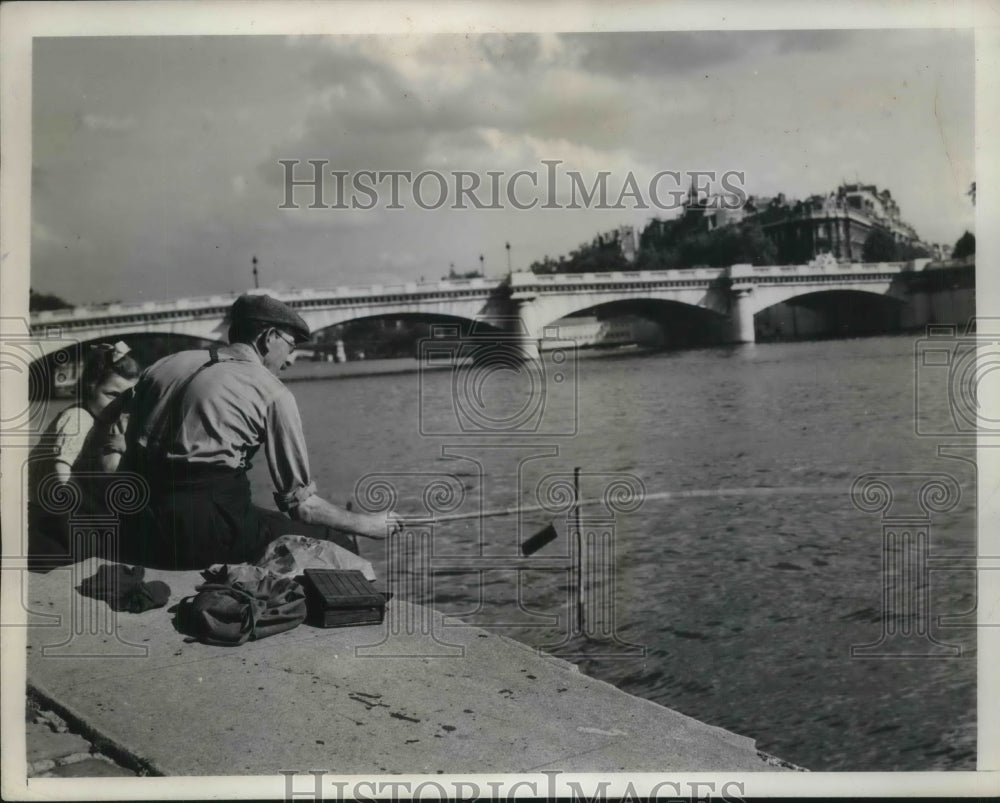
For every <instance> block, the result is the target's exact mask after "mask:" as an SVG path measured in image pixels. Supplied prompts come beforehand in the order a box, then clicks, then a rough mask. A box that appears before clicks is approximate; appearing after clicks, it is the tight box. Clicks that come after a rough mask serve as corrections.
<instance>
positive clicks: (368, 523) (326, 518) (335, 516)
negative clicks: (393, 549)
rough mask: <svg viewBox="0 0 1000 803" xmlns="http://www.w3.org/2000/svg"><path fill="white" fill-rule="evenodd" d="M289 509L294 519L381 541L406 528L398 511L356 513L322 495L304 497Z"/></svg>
mask: <svg viewBox="0 0 1000 803" xmlns="http://www.w3.org/2000/svg"><path fill="white" fill-rule="evenodd" d="M290 512H291V514H292V517H293V518H297V519H301V520H302V521H304V522H307V523H309V524H322V525H324V526H326V527H332V528H333V529H335V530H343V531H344V532H349V533H354V534H356V535H360V536H363V537H365V538H374V539H378V540H382V539H385V538H387V537H388V536H390V535H395V534H396V533H398V532H401V531H402V529H403V521H402V519H400V518H399V516H397V515H396V514H395V513H353V512H352V511H349V510H344V509H343V508H341V507H337V506H336V505H334V504H331V503H330V502H327V501H326V500H325V499H323V498H322V497H321V496H319V494H313V495H312V496H309V497H307V498H306V499H303V500H302V501H301V502H300V503H299V504H298V505H296V506H295V507H294V508H292V510H291V511H290Z"/></svg>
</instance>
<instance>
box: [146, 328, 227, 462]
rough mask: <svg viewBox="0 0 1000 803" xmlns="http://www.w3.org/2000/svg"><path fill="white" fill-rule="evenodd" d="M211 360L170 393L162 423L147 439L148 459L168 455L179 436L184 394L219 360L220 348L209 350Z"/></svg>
mask: <svg viewBox="0 0 1000 803" xmlns="http://www.w3.org/2000/svg"><path fill="white" fill-rule="evenodd" d="M208 353H209V360H208V362H207V363H205V364H204V365H202V366H200V367H199V368H198V369H197V370H196V371H194V372H193V373H192V374H191V375H190V376H189V377H188V378H187V379H185V380H184V381H183V382H182V383H181V384H180V385H179V386H178V387H177V388H176V389H175V390H174V392H173V393H172V394H171V395H170V398H169V399H168V400H167V408H166V410H165V411H164V414H163V417H162V418H161V419H160V424H159V426H158V427H157V428H156V432H154V433H153V434H152V435H150V437H149V438H148V439H147V441H146V450H145V451H146V459H147V460H148V459H149V458H150V457H153V456H154V455H155V457H156V458H158V459H162V458H165V457H166V453H167V449H168V448H169V447H170V441H171V440H172V439H173V438H174V437H176V436H177V433H178V432H179V431H180V426H181V405H182V404H183V402H184V395H185V394H186V393H187V390H188V388H189V387H190V386H191V383H192V382H193V381H194V378H195V377H196V376H198V374H200V373H201V372H202V371H204V370H205V369H206V368H208V367H209V366H211V365H215V364H217V363H218V362H219V350H218V348H216V347H215V346H212V347H211V348H210V349H209V350H208Z"/></svg>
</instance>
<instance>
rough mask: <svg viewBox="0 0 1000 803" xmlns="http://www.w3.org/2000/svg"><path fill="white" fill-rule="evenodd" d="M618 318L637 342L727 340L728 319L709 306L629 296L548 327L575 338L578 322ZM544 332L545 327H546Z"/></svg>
mask: <svg viewBox="0 0 1000 803" xmlns="http://www.w3.org/2000/svg"><path fill="white" fill-rule="evenodd" d="M588 318H596V319H597V320H598V321H606V320H610V319H615V320H619V321H623V322H625V323H626V324H627V325H629V326H630V328H631V330H632V334H633V335H634V336H635V337H636V340H637V341H640V342H643V343H646V344H648V345H656V346H659V347H673V346H689V345H706V344H711V343H720V342H724V341H726V340H727V339H728V335H729V330H730V323H729V316H728V315H726V314H723V313H722V312H720V311H717V310H714V309H711V308H709V307H706V306H701V305H698V304H692V303H688V302H686V301H678V300H674V299H666V298H655V297H650V298H643V297H634V296H633V297H628V298H620V299H616V300H612V301H604V302H601V303H598V304H591V305H588V306H578V307H577V308H576V309H573V310H572V311H571V312H570V313H569V314H567V315H564V316H563V317H561V318H558V319H556V320H554V321H548V322H547V323H546V324H545V327H551V326H558V327H559V328H560V335H561V336H566V335H569V336H571V337H572V336H573V334H572V333H573V331H574V326H579V325H578V324H575V322H576V321H581V320H582V319H588ZM543 329H544V327H543Z"/></svg>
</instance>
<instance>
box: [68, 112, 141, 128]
mask: <svg viewBox="0 0 1000 803" xmlns="http://www.w3.org/2000/svg"><path fill="white" fill-rule="evenodd" d="M80 122H81V123H83V127H84V128H86V129H87V130H88V131H111V132H121V131H131V130H132V129H133V128H135V118H134V117H112V116H109V115H103V114H84V115H81V117H80Z"/></svg>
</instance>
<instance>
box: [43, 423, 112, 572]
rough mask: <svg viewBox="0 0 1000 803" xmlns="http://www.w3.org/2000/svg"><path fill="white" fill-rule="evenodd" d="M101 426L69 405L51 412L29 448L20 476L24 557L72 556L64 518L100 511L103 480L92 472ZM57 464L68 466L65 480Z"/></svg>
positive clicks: (67, 520)
mask: <svg viewBox="0 0 1000 803" xmlns="http://www.w3.org/2000/svg"><path fill="white" fill-rule="evenodd" d="M102 429H103V427H101V426H97V427H95V421H94V417H93V416H92V415H91V414H90V412H89V411H88V410H87V409H86V408H85V407H82V406H80V405H73V406H72V407H68V408H67V409H65V410H63V411H62V412H61V413H60V414H59V415H58V416H56V418H55V419H54V420H53V421H52V423H51V424H50V425H49V426H48V428H47V429H46V430H45V433H44V434H43V435H42V436H41V437H40V439H39V441H38V443H37V444H36V445H35V447H34V448H33V449H32V450H31V452H30V454H29V457H28V465H27V469H28V471H27V478H26V479H27V485H28V487H27V491H28V493H27V497H28V555H29V557H40V558H45V559H49V561H51V560H52V559H55V558H66V557H72V556H71V554H70V553H71V549H70V530H69V528H70V519H71V518H74V517H79V516H86V515H94V514H98V513H100V512H102V510H104V500H103V484H102V483H101V481H100V477H96V476H93V474H94V472H99V471H100V470H101V460H100V458H101V443H100V441H101V440H102V438H101V437H98V436H99V435H101V432H100V431H101V430H102ZM57 463H64V464H65V465H66V466H68V467H69V470H70V473H71V475H72V482H71V483H70V484H68V485H66V484H62V483H60V482H59V481H58V479H57V475H56V464H57ZM80 557H82V556H79V557H77V558H76V559H77V560H78V559H80ZM57 562H58V561H57Z"/></svg>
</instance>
